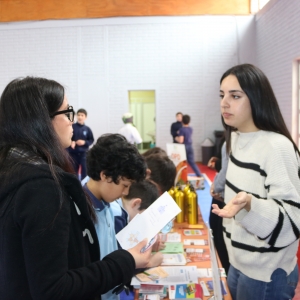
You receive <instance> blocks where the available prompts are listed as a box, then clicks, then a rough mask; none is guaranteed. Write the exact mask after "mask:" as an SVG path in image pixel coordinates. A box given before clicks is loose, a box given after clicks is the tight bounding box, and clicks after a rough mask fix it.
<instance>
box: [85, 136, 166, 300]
mask: <svg viewBox="0 0 300 300" xmlns="http://www.w3.org/2000/svg"><path fill="white" fill-rule="evenodd" d="M87 173H88V176H89V180H88V181H87V183H86V184H85V185H84V187H83V188H84V190H85V191H86V192H87V194H88V195H89V197H90V199H91V200H92V204H93V207H94V209H95V213H96V216H97V219H96V222H95V228H96V232H97V236H98V239H99V246H100V253H101V257H100V259H102V258H103V257H105V256H106V255H108V254H110V253H111V252H113V251H115V250H117V249H118V245H117V239H116V236H115V235H116V233H115V226H114V224H115V220H114V215H113V211H112V209H111V204H112V203H113V202H114V201H115V200H117V199H118V198H120V197H124V196H126V195H128V192H129V189H130V186H131V185H132V184H133V183H135V182H136V183H138V182H140V181H142V180H144V179H145V176H146V164H145V161H144V159H143V157H142V156H141V155H140V154H139V152H138V150H137V148H136V147H135V146H134V145H132V144H130V143H129V142H128V141H127V140H126V139H125V137H123V136H122V135H120V134H105V135H102V136H101V137H99V138H98V140H97V142H96V143H95V145H94V146H93V147H92V148H91V149H90V150H89V151H88V153H87ZM161 262H162V256H161V255H160V254H156V255H153V256H152V257H151V260H150V262H149V264H148V265H147V267H156V266H158V265H160V263H161ZM102 299H105V300H107V299H110V300H112V299H119V296H118V295H116V294H115V293H113V290H111V291H109V292H107V293H105V294H103V295H102Z"/></svg>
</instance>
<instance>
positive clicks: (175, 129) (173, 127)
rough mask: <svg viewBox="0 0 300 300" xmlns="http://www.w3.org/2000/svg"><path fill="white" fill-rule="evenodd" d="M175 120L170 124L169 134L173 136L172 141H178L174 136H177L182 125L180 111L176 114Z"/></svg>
mask: <svg viewBox="0 0 300 300" xmlns="http://www.w3.org/2000/svg"><path fill="white" fill-rule="evenodd" d="M176 120H177V121H176V122H174V123H172V125H171V135H172V137H173V143H178V142H177V141H176V140H175V138H176V137H177V136H178V132H179V129H180V128H181V127H182V113H181V112H178V113H177V114H176Z"/></svg>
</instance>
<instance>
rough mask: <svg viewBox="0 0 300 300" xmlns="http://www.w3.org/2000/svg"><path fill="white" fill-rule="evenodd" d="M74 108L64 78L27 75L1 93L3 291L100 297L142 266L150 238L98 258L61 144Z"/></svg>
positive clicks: (88, 212) (86, 205)
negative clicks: (59, 81)
mask: <svg viewBox="0 0 300 300" xmlns="http://www.w3.org/2000/svg"><path fill="white" fill-rule="evenodd" d="M73 120H74V110H73V107H72V106H70V105H69V103H68V99H67V97H66V95H65V91H64V88H63V86H62V85H60V84H59V83H57V82H56V81H53V80H48V79H44V78H36V77H25V78H21V79H15V80H13V81H11V82H10V83H9V84H8V85H7V86H6V87H5V89H4V91H3V93H2V95H1V100H0V180H1V185H0V212H1V213H0V232H1V235H0V295H1V299H2V300H9V299H23V300H32V299H56V300H60V299H61V300H62V299H87V300H96V299H101V297H100V295H101V294H102V293H105V292H107V291H108V290H110V289H112V288H113V287H115V286H118V285H120V284H123V283H126V282H128V281H129V280H130V279H131V277H132V276H133V275H134V273H135V268H143V267H145V266H146V265H147V264H148V263H149V261H150V257H151V250H149V251H146V252H144V253H141V249H142V248H143V247H144V246H145V245H146V244H147V241H146V240H144V241H143V242H141V243H139V244H138V245H137V246H135V247H134V248H132V249H129V250H128V251H125V250H118V251H115V252H113V253H111V254H109V255H107V256H106V257H104V258H103V260H101V261H100V260H99V257H100V251H99V243H98V238H97V234H96V231H95V227H94V222H93V220H94V219H95V213H94V210H93V207H92V205H91V203H90V201H89V200H88V199H87V198H86V197H85V194H84V191H83V189H82V187H81V184H80V182H79V181H78V178H77V177H76V176H75V174H74V171H73V168H72V165H71V163H70V160H69V156H68V154H67V152H66V151H65V149H66V148H67V147H69V146H70V144H71V137H72V131H73V129H72V124H73Z"/></svg>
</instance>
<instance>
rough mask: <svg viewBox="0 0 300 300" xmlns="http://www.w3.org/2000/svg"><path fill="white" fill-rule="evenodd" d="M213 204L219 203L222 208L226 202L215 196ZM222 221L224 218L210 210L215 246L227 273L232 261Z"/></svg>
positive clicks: (210, 223)
mask: <svg viewBox="0 0 300 300" xmlns="http://www.w3.org/2000/svg"><path fill="white" fill-rule="evenodd" d="M211 204H218V206H219V207H220V208H221V209H222V208H223V207H224V206H225V203H224V202H222V201H220V200H217V199H214V198H213V199H212V203H211ZM222 222H223V218H221V217H219V216H218V215H216V214H214V213H212V212H211V211H210V215H209V225H210V228H211V230H212V233H213V236H214V243H215V247H216V250H217V252H218V255H219V258H220V261H221V264H222V266H223V268H224V269H225V271H226V274H228V270H229V267H230V263H229V258H228V253H227V249H226V245H225V242H224V237H223V224H222Z"/></svg>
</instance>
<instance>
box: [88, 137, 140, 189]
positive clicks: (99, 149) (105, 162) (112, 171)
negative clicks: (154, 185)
mask: <svg viewBox="0 0 300 300" xmlns="http://www.w3.org/2000/svg"><path fill="white" fill-rule="evenodd" d="M86 162H87V174H88V176H89V177H91V178H92V179H93V180H95V181H99V180H101V179H100V173H101V172H102V171H103V172H104V174H105V176H107V177H109V178H111V180H112V181H113V182H114V183H116V184H118V183H119V180H120V179H121V178H126V179H129V180H133V181H136V182H139V181H141V180H143V179H145V177H146V163H145V160H144V158H143V157H142V156H141V155H140V153H139V152H138V150H137V148H136V146H134V145H132V144H130V143H129V142H128V141H127V140H126V138H125V137H124V136H122V135H120V134H104V135H102V136H100V137H99V138H98V140H97V142H96V144H95V145H94V146H93V147H92V148H91V149H90V150H89V151H88V153H87V158H86Z"/></svg>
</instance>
